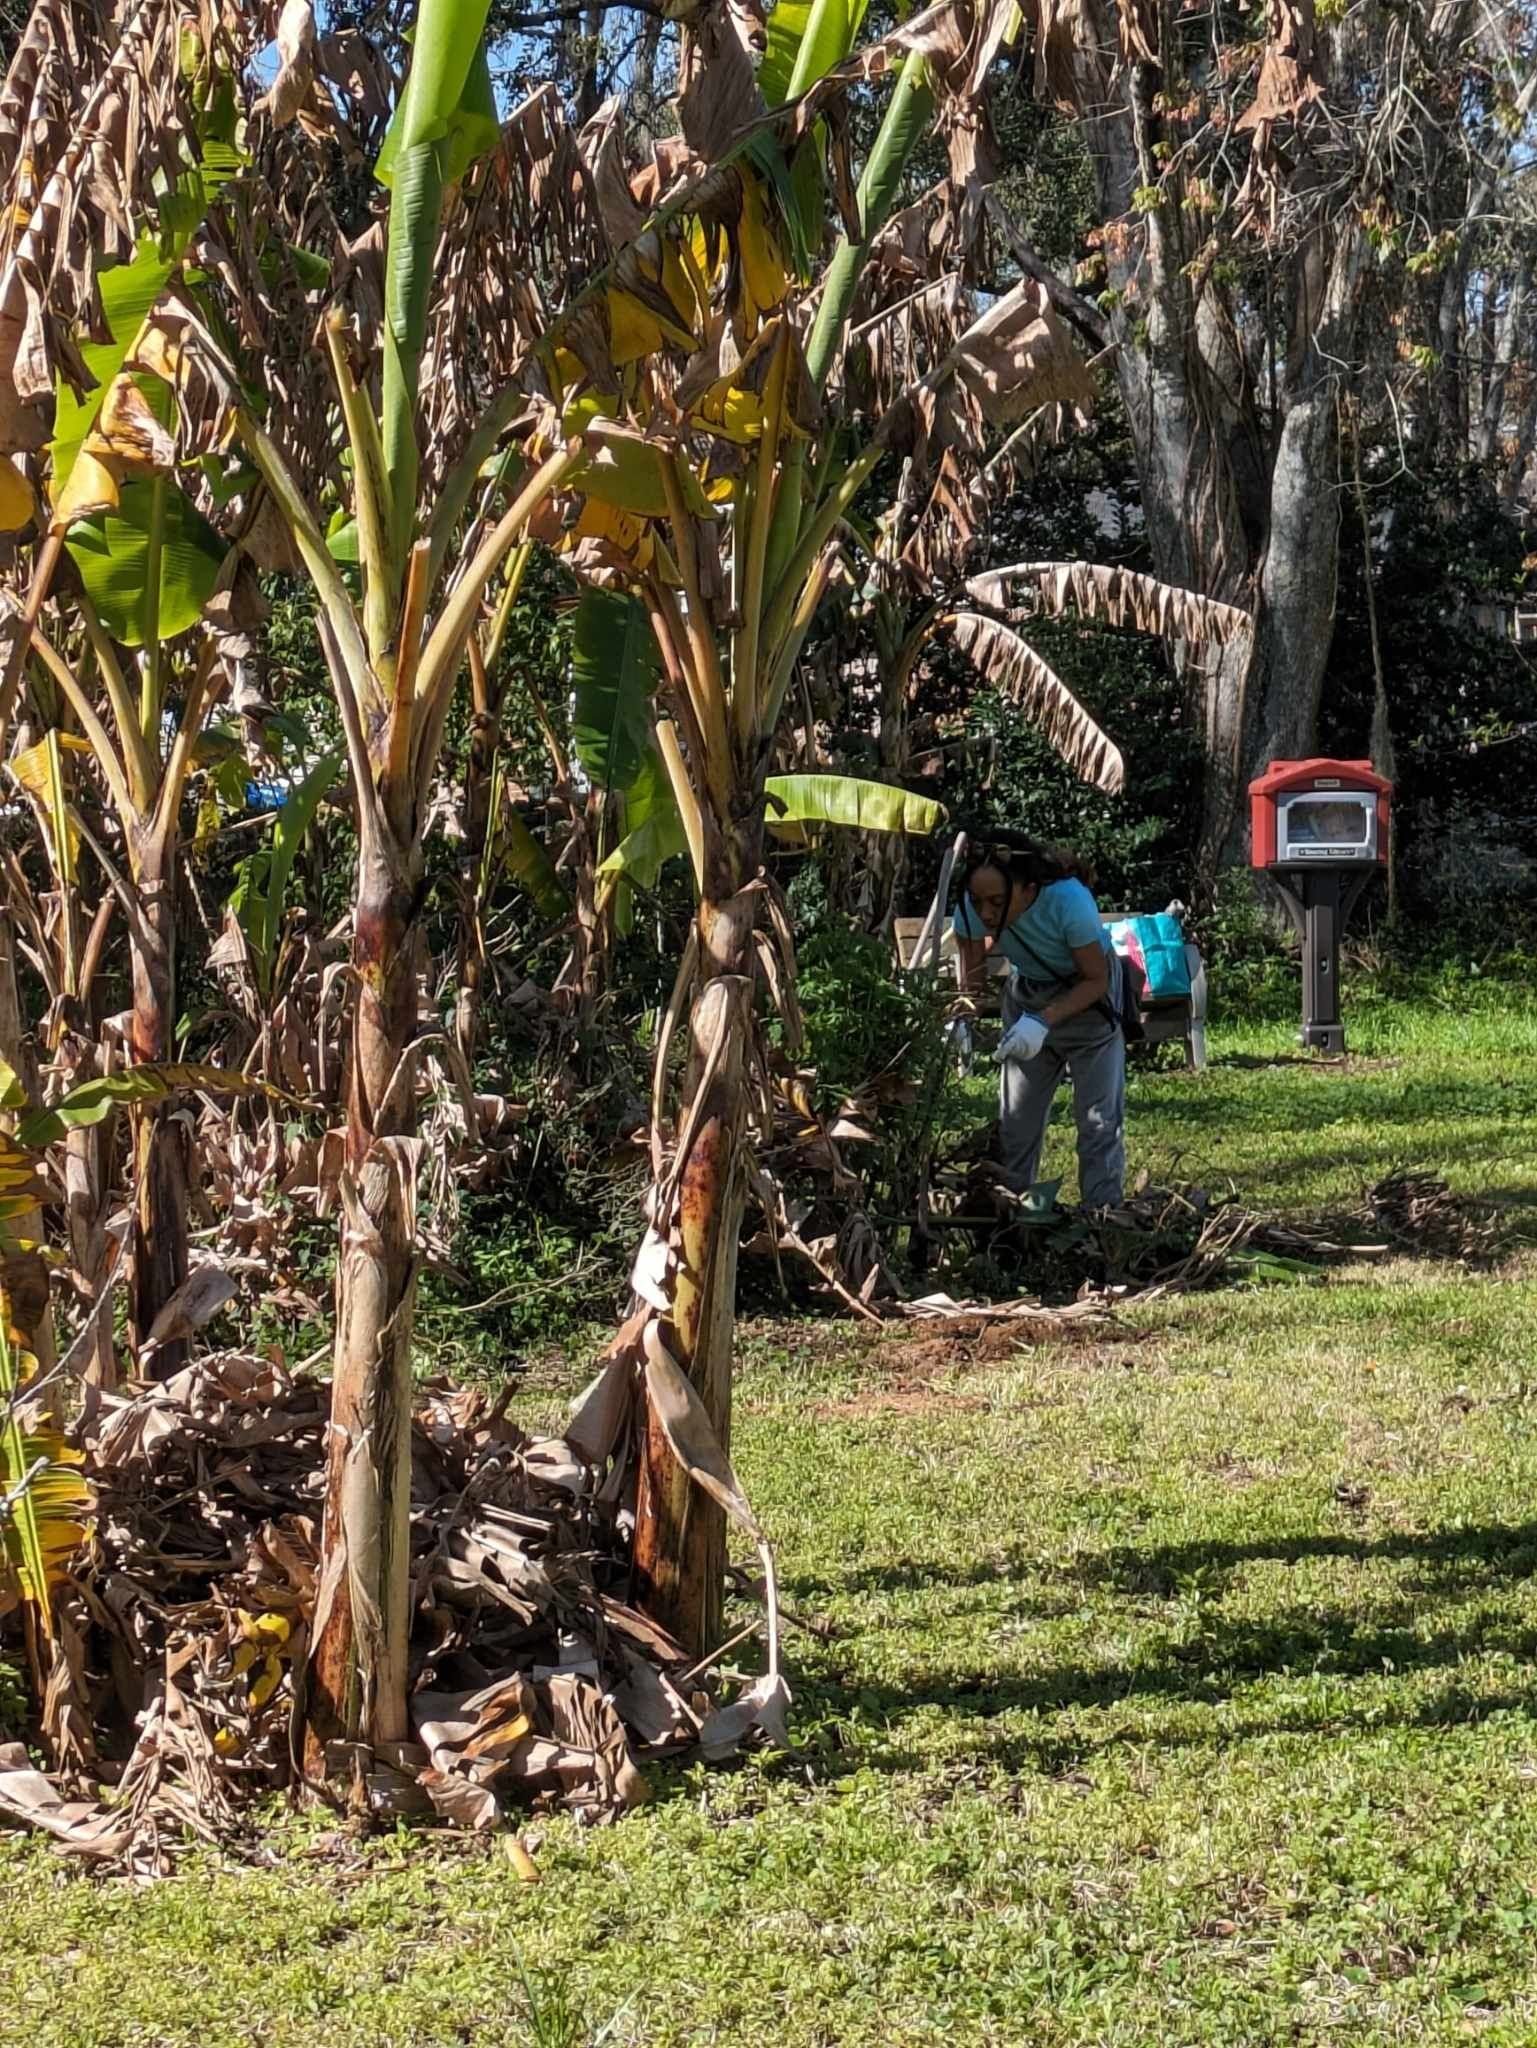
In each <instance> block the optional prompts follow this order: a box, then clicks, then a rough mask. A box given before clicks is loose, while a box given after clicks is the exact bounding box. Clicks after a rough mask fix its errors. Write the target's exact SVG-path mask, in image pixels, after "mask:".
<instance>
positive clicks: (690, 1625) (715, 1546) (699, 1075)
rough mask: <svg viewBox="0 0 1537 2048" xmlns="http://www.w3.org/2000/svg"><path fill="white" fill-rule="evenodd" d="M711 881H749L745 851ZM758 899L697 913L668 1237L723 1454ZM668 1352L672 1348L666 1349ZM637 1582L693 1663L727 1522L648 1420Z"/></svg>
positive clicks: (715, 1594)
mask: <svg viewBox="0 0 1537 2048" xmlns="http://www.w3.org/2000/svg"><path fill="white" fill-rule="evenodd" d="M739 851H740V854H741V856H742V857H741V858H739V859H737V860H735V861H733V862H731V863H730V867H729V870H726V871H725V872H723V873H722V874H721V875H720V876H718V877H712V878H711V879H714V880H716V881H717V883H718V885H719V884H727V885H729V883H730V882H731V881H733V880H736V879H738V878H740V877H742V876H744V875H750V874H752V873H753V872H755V870H756V865H757V863H756V860H753V859H749V858H748V857H747V856H748V853H749V848H748V847H747V846H746V845H745V844H744V845H743V846H742V847H741V848H740V849H739ZM757 902H758V898H757V896H756V894H755V893H752V892H750V891H748V890H745V889H737V890H733V891H731V892H730V893H727V887H723V886H722V887H718V891H717V892H716V893H710V892H707V893H706V895H705V897H704V900H703V901H702V902H701V904H700V907H699V918H698V930H699V957H700V983H699V989H698V994H697V996H696V998H695V1001H694V1007H693V1014H692V1018H691V1023H690V1032H691V1050H690V1056H689V1061H688V1067H687V1071H686V1074H685V1078H684V1085H683V1100H682V1108H681V1112H680V1117H679V1124H678V1129H679V1132H680V1134H681V1136H682V1138H683V1140H684V1141H685V1142H687V1144H688V1156H687V1158H686V1160H685V1161H684V1164H683V1170H682V1173H681V1174H680V1176H679V1180H678V1186H677V1188H676V1191H675V1193H674V1195H673V1201H672V1211H671V1215H670V1216H668V1217H667V1218H665V1219H658V1227H659V1228H663V1229H665V1228H666V1227H667V1225H668V1224H670V1223H672V1222H674V1221H676V1225H677V1232H678V1238H679V1242H680V1245H681V1262H680V1271H679V1272H678V1275H677V1278H676V1282H675V1290H674V1299H673V1311H672V1324H673V1341H674V1343H675V1344H676V1350H675V1354H674V1355H675V1356H676V1357H677V1359H678V1363H679V1364H680V1365H681V1366H682V1367H683V1368H684V1370H685V1371H686V1372H687V1373H688V1375H689V1378H690V1379H691V1380H692V1381H693V1383H694V1387H695V1389H696V1390H697V1392H698V1394H699V1397H700V1400H701V1401H702V1402H703V1404H704V1407H705V1410H706V1412H707V1413H708V1415H709V1418H710V1421H711V1423H712V1425H713V1427H714V1429H715V1433H716V1436H717V1437H718V1438H719V1440H720V1443H721V1445H722V1448H724V1449H726V1450H729V1449H730V1442H731V1368H732V1346H733V1341H734V1338H735V1332H736V1269H737V1247H738V1245H739V1243H740V1241H741V1235H742V1212H743V1208H744V1205H745V1201H746V1181H745V1176H744V1173H743V1158H742V1145H743V1135H744V1128H745V1123H746V1112H747V1090H746V1070H747V1058H748V1051H749V1046H750V1039H751V1031H752V990H753V926H754V921H755V918H756V914H757ZM669 1348H672V1347H671V1346H669ZM634 1560H635V1575H636V1581H637V1591H638V1596H639V1599H640V1603H641V1605H642V1606H643V1607H644V1609H645V1611H646V1612H647V1613H648V1614H650V1615H651V1616H652V1618H653V1619H654V1620H656V1621H658V1622H660V1624H661V1625H662V1626H663V1627H664V1628H666V1629H668V1630H669V1631H670V1632H671V1633H672V1634H673V1635H675V1636H676V1637H677V1639H678V1640H679V1642H681V1643H682V1644H683V1645H684V1647H685V1648H686V1649H687V1650H688V1651H690V1653H691V1654H693V1655H694V1656H704V1655H705V1654H706V1653H707V1652H708V1651H709V1650H711V1649H713V1648H714V1646H715V1644H716V1643H717V1642H718V1641H719V1640H720V1631H721V1608H722V1601H723V1597H724V1592H725V1566H726V1520H725V1515H724V1513H723V1511H722V1510H721V1509H720V1507H719V1506H717V1504H716V1503H715V1502H714V1501H713V1500H711V1499H709V1498H708V1497H707V1496H706V1495H705V1494H704V1493H702V1492H701V1491H700V1490H699V1488H698V1487H696V1486H694V1485H693V1483H692V1482H691V1481H690V1479H689V1477H688V1474H687V1473H686V1472H685V1471H684V1470H683V1468H682V1466H681V1465H679V1463H678V1461H677V1460H676V1459H675V1458H674V1456H673V1454H672V1452H671V1450H670V1449H669V1447H668V1444H667V1440H666V1438H665V1437H664V1435H663V1434H662V1430H661V1427H660V1425H659V1424H658V1422H657V1420H656V1418H655V1416H653V1415H650V1414H648V1415H647V1417H646V1420H645V1426H644V1430H643V1434H642V1440H641V1456H640V1478H639V1487H638V1492H637V1498H636V1508H635V1547H634Z"/></svg>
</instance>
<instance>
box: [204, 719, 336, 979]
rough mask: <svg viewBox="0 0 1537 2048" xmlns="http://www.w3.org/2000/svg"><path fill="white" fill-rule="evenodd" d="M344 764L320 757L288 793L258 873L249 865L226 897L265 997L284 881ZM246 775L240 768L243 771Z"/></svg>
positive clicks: (280, 917) (280, 921)
mask: <svg viewBox="0 0 1537 2048" xmlns="http://www.w3.org/2000/svg"><path fill="white" fill-rule="evenodd" d="M341 765H342V757H341V752H340V750H339V749H338V750H337V751H335V752H333V753H330V754H322V756H321V757H320V759H319V760H318V761H317V762H316V763H315V765H314V767H313V768H312V769H311V770H310V772H309V774H308V775H306V776H305V778H304V780H303V781H302V782H301V783H300V784H299V785H298V787H297V788H295V789H292V790H290V791H289V793H288V795H287V797H286V798H285V799H284V801H283V806H282V808H281V810H279V812H278V814H277V822H276V824H275V825H274V826H273V829H272V845H271V847H270V848H269V849H268V851H267V858H266V861H265V863H264V865H263V869H262V872H261V873H260V874H258V873H257V870H256V868H255V867H249V868H247V869H246V871H245V873H244V874H243V875H242V877H241V882H242V886H241V887H239V888H237V889H236V890H235V892H234V894H233V895H232V896H231V897H230V905H231V908H232V909H233V910H234V912H235V915H236V916H237V917H238V918H239V919H240V926H241V930H242V931H243V932H244V933H245V935H246V943H247V945H248V946H249V947H250V949H251V958H252V961H253V963H254V965H255V968H256V981H257V986H258V987H259V988H260V990H261V992H262V994H263V995H270V993H271V991H272V969H273V965H274V963H275V961H276V958H277V941H278V933H279V931H280V930H281V929H282V924H283V904H284V900H285V898H286V897H287V894H288V877H289V876H290V875H291V874H292V873H293V865H294V859H295V856H296V855H297V853H298V851H299V847H300V844H301V842H302V841H303V838H304V835H305V833H306V832H308V830H309V829H310V826H311V825H312V824H313V823H314V822H315V813H316V812H317V811H318V810H319V808H320V805H321V800H322V799H323V798H324V796H325V794H326V791H327V790H328V789H329V788H330V787H331V785H332V783H333V782H334V781H335V780H336V777H337V773H338V771H339V770H340V768H341ZM241 772H242V775H243V774H244V768H243V765H242V767H241Z"/></svg>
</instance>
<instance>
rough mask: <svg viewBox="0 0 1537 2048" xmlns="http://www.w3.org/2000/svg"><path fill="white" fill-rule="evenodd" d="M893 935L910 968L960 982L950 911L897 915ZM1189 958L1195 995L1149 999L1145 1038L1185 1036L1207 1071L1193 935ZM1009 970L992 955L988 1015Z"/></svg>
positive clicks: (984, 999) (984, 1008)
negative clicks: (950, 976)
mask: <svg viewBox="0 0 1537 2048" xmlns="http://www.w3.org/2000/svg"><path fill="white" fill-rule="evenodd" d="M1169 907H1170V909H1171V910H1174V911H1176V912H1178V910H1179V908H1180V906H1179V905H1177V904H1171V905H1170V906H1169ZM1134 914H1135V913H1133V912H1131V911H1126V910H1105V911H1101V913H1100V917H1101V921H1102V922H1103V923H1104V924H1106V925H1112V924H1119V923H1120V921H1121V919H1122V918H1123V917H1129V916H1132V915H1134ZM925 935H926V936H925ZM892 936H893V938H894V940H895V942H896V949H897V959H898V962H899V964H900V965H901V967H902V969H903V971H904V972H905V973H909V974H911V973H921V972H924V971H928V972H930V973H933V972H935V971H936V970H938V971H941V972H942V971H943V970H944V969H946V968H948V969H949V971H950V972H951V973H952V974H953V975H954V976H955V979H956V982H957V984H959V982H960V978H961V957H960V949H959V947H958V946H957V945H956V942H955V932H954V929H953V927H952V925H951V923H950V917H949V913H948V912H945V913H944V914H943V915H942V916H941V917H940V918H939V919H938V920H937V929H936V919H935V917H934V912H933V909H932V907H931V909H930V913H929V915H928V917H899V918H896V919H894V920H893V923H892ZM936 941H937V944H936ZM920 947H921V951H922V953H923V955H924V957H923V958H922V959H921V960H920V959H919V957H918V955H919V951H920ZM1185 962H1186V965H1187V966H1188V967H1189V969H1190V993H1189V995H1188V996H1173V997H1168V998H1165V999H1164V1000H1163V1001H1161V1002H1152V1003H1144V1004H1143V1006H1142V1031H1143V1042H1144V1043H1145V1044H1148V1045H1163V1044H1166V1043H1167V1042H1168V1041H1169V1040H1171V1039H1179V1040H1181V1041H1182V1042H1183V1044H1184V1047H1185V1059H1186V1062H1187V1063H1188V1065H1189V1066H1190V1067H1191V1068H1193V1069H1194V1071H1195V1072H1196V1073H1202V1072H1204V1070H1205V1067H1206V963H1205V961H1204V960H1203V959H1202V958H1201V954H1200V951H1199V949H1198V948H1197V947H1196V946H1195V945H1193V944H1192V943H1191V942H1190V941H1189V940H1187V941H1186V942H1185ZM1008 972H1009V963H1008V961H1007V960H1005V959H1004V957H1003V955H1002V954H1001V953H993V954H990V955H989V957H988V960H987V978H986V985H985V987H984V989H983V992H982V994H981V995H980V996H979V997H978V999H977V1001H978V1008H979V1009H980V1010H981V1012H982V1013H983V1014H984V1015H989V1016H990V1015H996V1013H997V1012H998V1010H999V1008H1000V1007H1001V989H1000V984H1001V983H1002V982H1003V981H1004V980H1005V978H1006V977H1007V975H1008Z"/></svg>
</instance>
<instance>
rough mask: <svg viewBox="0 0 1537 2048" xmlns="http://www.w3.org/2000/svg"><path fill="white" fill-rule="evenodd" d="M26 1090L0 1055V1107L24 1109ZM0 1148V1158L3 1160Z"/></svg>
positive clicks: (0, 1137) (1, 1139) (1, 1137)
mask: <svg viewBox="0 0 1537 2048" xmlns="http://www.w3.org/2000/svg"><path fill="white" fill-rule="evenodd" d="M26 1106H27V1091H26V1089H25V1088H23V1087H22V1085H21V1077H20V1075H19V1074H18V1073H17V1072H16V1069H15V1068H14V1067H13V1066H12V1065H11V1064H10V1062H9V1060H7V1059H5V1058H3V1057H0V1109H25V1108H26ZM3 1142H4V1140H3V1134H0V1148H3ZM3 1156H4V1155H3V1149H0V1160H3Z"/></svg>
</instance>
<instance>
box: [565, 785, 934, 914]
mask: <svg viewBox="0 0 1537 2048" xmlns="http://www.w3.org/2000/svg"><path fill="white" fill-rule="evenodd" d="M764 793H765V795H766V797H767V799H768V814H767V817H768V828H769V830H770V831H771V832H772V833H773V834H774V836H775V837H776V838H777V839H780V840H789V841H791V842H793V843H798V844H805V843H806V842H807V840H808V838H809V836H810V835H809V833H808V830H807V828H808V827H813V828H814V827H816V826H821V825H837V826H842V827H845V828H846V829H848V830H850V831H856V832H901V833H904V834H906V835H907V836H909V837H911V838H919V839H926V838H927V837H928V836H929V834H930V833H932V832H935V831H937V830H938V828H939V826H940V825H941V823H942V822H943V820H944V816H945V808H944V805H943V804H940V803H936V802H935V801H934V799H933V798H932V797H926V796H914V795H913V793H912V792H911V791H910V790H906V789H896V788H894V787H893V786H892V785H891V784H890V783H886V782H866V781H863V780H861V779H860V778H859V777H858V776H854V775H771V776H770V777H769V778H768V781H767V782H766V783H765V785H764ZM687 850H688V842H687V840H686V838H685V836H684V831H683V820H682V819H681V818H680V817H679V815H678V808H677V805H676V804H675V803H674V802H673V801H672V798H671V796H670V794H668V795H667V796H666V797H662V796H660V795H659V796H658V799H657V801H656V805H655V808H654V809H653V810H652V811H651V812H650V814H649V815H648V816H647V818H646V819H645V821H644V822H643V823H642V824H641V825H639V826H638V827H637V828H636V829H635V830H634V831H633V832H631V833H629V834H628V835H627V837H625V838H624V839H622V840H621V841H620V843H619V845H618V846H616V847H615V849H614V851H613V852H612V853H611V854H610V855H609V857H608V859H607V860H606V861H604V862H603V864H602V865H601V866H600V868H599V869H598V874H599V877H600V880H601V883H602V885H603V894H604V896H605V898H606V896H607V894H608V892H609V891H610V890H611V889H613V888H614V887H615V886H616V884H617V883H618V882H620V881H621V880H626V881H631V882H634V883H636V884H637V885H638V886H639V887H640V888H642V889H653V888H655V886H656V879H657V876H658V874H659V873H660V872H661V868H662V865H663V863H664V862H665V861H668V860H670V859H671V858H672V857H673V855H674V854H679V853H686V852H687Z"/></svg>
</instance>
